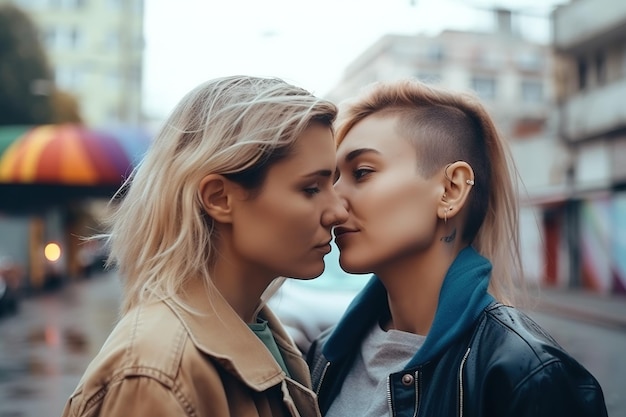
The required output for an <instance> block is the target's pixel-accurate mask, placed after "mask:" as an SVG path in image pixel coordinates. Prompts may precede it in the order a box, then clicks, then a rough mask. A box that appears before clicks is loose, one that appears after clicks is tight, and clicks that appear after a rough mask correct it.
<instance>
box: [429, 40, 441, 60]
mask: <svg viewBox="0 0 626 417" xmlns="http://www.w3.org/2000/svg"><path fill="white" fill-rule="evenodd" d="M426 56H427V57H428V59H429V60H431V61H433V62H441V61H443V57H444V53H443V47H442V46H441V45H437V44H432V45H429V46H428V49H427V50H426Z"/></svg>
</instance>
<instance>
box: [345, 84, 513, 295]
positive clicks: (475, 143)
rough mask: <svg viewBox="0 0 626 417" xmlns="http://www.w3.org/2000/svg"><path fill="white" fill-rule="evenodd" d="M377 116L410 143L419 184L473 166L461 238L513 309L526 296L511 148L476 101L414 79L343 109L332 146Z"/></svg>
mask: <svg viewBox="0 0 626 417" xmlns="http://www.w3.org/2000/svg"><path fill="white" fill-rule="evenodd" d="M374 114H376V115H384V116H389V115H391V116H393V117H396V120H397V125H396V127H397V129H398V133H399V134H400V135H401V137H404V138H406V139H407V140H409V141H410V142H411V143H412V144H413V146H414V148H415V151H416V154H417V161H418V166H417V167H416V168H417V171H418V173H419V174H420V175H422V176H423V177H424V178H430V177H432V176H433V175H435V174H436V173H438V172H441V171H442V169H443V168H444V167H445V166H446V165H447V164H450V163H453V162H456V161H465V162H467V163H468V164H469V165H470V166H471V167H472V169H473V171H474V181H475V183H474V186H472V189H471V191H470V194H469V196H468V201H467V203H466V207H467V209H466V210H467V215H466V217H465V218H466V222H465V224H464V225H462V229H461V238H462V240H463V241H464V242H467V243H468V244H471V245H472V246H473V247H474V248H475V249H476V250H477V251H478V252H479V253H480V254H482V255H483V256H485V257H486V258H488V259H489V260H490V261H491V262H492V264H493V272H492V278H491V281H490V292H491V293H492V294H493V295H494V296H495V297H496V298H497V299H499V300H500V301H502V302H504V303H507V304H514V303H515V302H516V300H517V299H518V298H519V295H522V292H520V290H521V289H523V270H522V263H521V257H520V249H519V248H520V243H519V225H518V217H519V208H518V201H517V195H518V190H517V184H518V183H517V176H518V174H517V171H516V169H515V164H514V162H513V159H512V157H511V153H510V150H509V147H508V144H507V143H506V141H505V140H504V139H503V138H502V136H501V135H500V134H499V133H498V131H497V129H496V126H495V124H494V122H493V120H492V119H491V117H490V116H489V114H488V112H487V110H486V109H485V108H484V106H483V105H482V104H481V103H480V101H479V99H478V98H477V97H476V96H475V95H473V94H471V93H465V92H455V91H450V90H446V89H443V88H438V87H433V86H429V85H426V84H424V83H422V82H420V81H417V80H414V79H404V80H398V81H393V82H377V83H374V84H372V85H370V86H368V88H366V89H365V90H364V92H363V94H362V95H361V96H360V97H358V98H357V99H354V100H352V101H350V102H346V103H345V108H342V111H341V112H340V120H338V122H337V126H338V127H337V136H336V140H337V144H340V143H341V141H342V140H343V139H344V138H345V136H346V134H347V133H348V132H349V131H350V130H351V129H352V128H353V127H354V126H355V125H356V124H357V123H358V122H360V121H361V120H363V119H365V118H366V117H368V116H371V115H374ZM514 178H515V179H516V180H515V181H514Z"/></svg>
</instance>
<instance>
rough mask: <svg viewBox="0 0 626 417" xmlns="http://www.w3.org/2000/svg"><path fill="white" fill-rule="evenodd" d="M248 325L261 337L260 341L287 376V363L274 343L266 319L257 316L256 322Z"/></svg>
mask: <svg viewBox="0 0 626 417" xmlns="http://www.w3.org/2000/svg"><path fill="white" fill-rule="evenodd" d="M248 327H250V330H252V331H253V332H254V334H256V335H257V337H258V338H259V339H261V342H263V344H264V345H265V346H266V347H267V350H269V351H270V353H271V354H272V356H273V357H274V359H275V360H276V362H278V365H280V367H281V368H282V370H283V371H285V373H286V374H287V376H289V370H288V369H287V365H285V361H284V360H283V356H282V355H281V354H280V350H278V345H277V344H276V340H275V339H274V335H273V334H272V331H271V330H270V328H269V327H268V325H267V320H263V319H261V318H257V322H256V323H248Z"/></svg>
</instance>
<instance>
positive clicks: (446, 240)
mask: <svg viewBox="0 0 626 417" xmlns="http://www.w3.org/2000/svg"><path fill="white" fill-rule="evenodd" d="M454 239H456V227H455V228H454V229H452V233H451V234H450V235H449V236H444V237H442V238H441V239H439V240H440V241H442V242H444V243H450V242H452V241H453V240H454Z"/></svg>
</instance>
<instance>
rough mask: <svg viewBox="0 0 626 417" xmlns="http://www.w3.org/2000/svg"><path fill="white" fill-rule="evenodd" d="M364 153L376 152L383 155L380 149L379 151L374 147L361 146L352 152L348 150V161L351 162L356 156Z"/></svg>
mask: <svg viewBox="0 0 626 417" xmlns="http://www.w3.org/2000/svg"><path fill="white" fill-rule="evenodd" d="M364 153H375V154H377V155H381V153H380V152H379V151H377V150H376V149H372V148H361V149H355V150H353V151H351V152H348V154H347V155H346V158H345V160H346V162H350V161H352V160H353V159H355V158H356V157H358V156H360V155H363V154H364Z"/></svg>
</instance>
